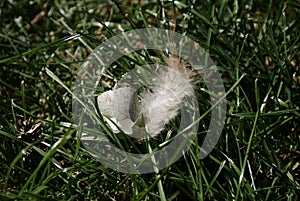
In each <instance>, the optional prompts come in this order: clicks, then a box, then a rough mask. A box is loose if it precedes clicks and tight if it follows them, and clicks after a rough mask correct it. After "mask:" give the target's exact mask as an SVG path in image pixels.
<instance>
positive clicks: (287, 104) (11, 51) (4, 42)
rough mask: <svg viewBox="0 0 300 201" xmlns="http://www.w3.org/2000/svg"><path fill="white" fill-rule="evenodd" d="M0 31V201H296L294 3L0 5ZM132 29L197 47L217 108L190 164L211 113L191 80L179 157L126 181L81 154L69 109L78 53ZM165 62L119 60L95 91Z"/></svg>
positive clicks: (299, 6)
mask: <svg viewBox="0 0 300 201" xmlns="http://www.w3.org/2000/svg"><path fill="white" fill-rule="evenodd" d="M0 26H1V29H0V111H1V115H0V200H101V201H106V200H107V201H108V200H117V201H122V200H143V201H144V200H145V201H146V200H149V201H152V200H161V201H164V200H168V201H170V200H174V201H181V200H182V201H183V200H191V201H192V200H195V201H199V200H237V201H239V200H255V201H256V200H295V201H296V200H300V184H299V183H300V68H299V66H300V2H299V0H285V1H281V0H269V1H264V0H251V1H246V0H241V1H237V0H215V1H209V0H203V1H195V0H186V1H154V0H153V1H151V0H144V1H142V0H125V1H119V2H115V1H110V0H83V1H79V0H78V1H77V0H73V1H67V0H60V1H59V0H51V1H41V0H32V1H26V0H20V1H16V0H2V1H1V2H0ZM141 28H160V29H167V30H175V31H176V32H178V33H180V34H182V35H184V36H187V37H189V38H190V39H192V40H193V41H196V42H197V43H198V44H199V45H200V46H201V47H202V48H204V49H205V51H206V52H207V53H209V56H210V58H211V59H212V61H213V62H214V64H215V65H216V67H217V69H218V72H219V75H220V76H221V78H222V81H223V84H224V88H225V92H226V108H227V109H226V119H225V125H224V128H223V130H222V134H221V136H220V139H219V140H218V143H217V144H216V146H215V147H214V149H213V151H212V152H211V153H210V154H209V155H208V156H207V157H206V158H204V159H200V157H199V150H200V147H201V144H202V142H203V139H204V138H205V136H206V134H207V132H208V128H209V125H210V117H211V107H212V106H211V103H210V99H209V96H208V93H207V86H206V85H205V82H203V81H201V80H202V79H201V78H199V81H198V82H196V83H195V88H194V89H195V94H196V97H197V101H198V104H199V112H200V115H202V116H201V120H200V121H199V122H200V126H199V128H198V130H197V132H196V133H195V134H196V137H195V139H194V141H193V142H192V144H191V146H190V147H189V149H188V150H187V151H186V152H185V153H184V154H183V156H182V157H180V158H179V159H178V160H177V161H176V162H174V163H173V164H171V165H169V166H168V167H165V168H162V169H161V170H159V171H158V170H157V171H154V172H150V173H147V174H129V173H124V172H120V171H116V170H114V169H111V168H109V167H107V166H106V165H104V164H103V163H102V162H101V161H98V160H96V159H95V158H94V157H93V156H92V154H91V153H90V151H89V150H87V149H86V147H85V146H84V145H83V143H82V141H81V140H80V132H78V131H80V129H76V128H78V125H76V121H74V110H72V100H74V96H73V95H74V94H73V90H74V89H75V85H74V83H75V82H76V81H75V80H76V76H77V74H78V72H79V71H80V69H81V65H82V64H83V62H84V61H85V60H86V58H87V57H88V55H90V54H91V53H92V52H93V50H94V49H95V48H96V47H97V46H99V45H101V44H102V43H103V42H105V41H107V40H108V39H110V38H112V37H114V36H118V35H119V34H123V33H124V32H126V31H132V30H136V29H141ZM151 54H152V55H151ZM166 55H167V54H166V53H165V52H164V53H161V52H156V51H139V52H137V53H136V54H134V55H127V56H124V57H122V58H120V59H119V60H118V61H116V62H114V63H113V64H112V65H111V66H110V67H109V68H108V69H107V71H106V74H105V76H103V77H102V78H101V81H100V82H99V86H98V88H97V93H99V94H101V93H103V92H105V91H107V90H110V89H112V87H113V86H114V85H115V83H116V82H117V81H118V80H120V79H121V78H122V75H124V74H125V73H127V72H128V71H130V70H132V69H134V68H135V67H136V66H138V65H141V64H143V63H147V62H149V61H152V60H153V58H154V60H155V59H159V58H160V57H164V56H166ZM179 120H180V119H179V118H178V117H176V118H175V119H173V120H172V121H170V123H168V124H167V125H166V128H165V130H164V131H163V132H162V133H161V134H160V135H159V136H157V137H155V138H153V139H151V140H149V141H147V140H145V141H134V140H133V141H132V140H131V139H128V138H126V135H123V137H122V136H121V139H117V140H116V141H117V142H114V143H115V144H117V145H120V147H123V145H124V147H123V148H124V149H127V151H134V152H144V151H149V149H147V148H149V146H151V147H152V148H153V150H156V147H157V146H158V145H159V144H161V143H164V142H165V141H166V139H167V138H166V136H168V135H169V133H171V132H172V133H175V131H177V130H178V127H179ZM99 121H100V124H101V125H102V126H103V125H104V127H105V128H106V130H107V131H108V132H109V127H107V126H105V122H104V121H103V119H102V118H99ZM120 135H121V134H120ZM115 138H120V137H119V134H118V135H112V136H111V138H109V139H110V140H111V141H113V140H114V139H115ZM127 143H129V144H127ZM127 145H128V146H127Z"/></svg>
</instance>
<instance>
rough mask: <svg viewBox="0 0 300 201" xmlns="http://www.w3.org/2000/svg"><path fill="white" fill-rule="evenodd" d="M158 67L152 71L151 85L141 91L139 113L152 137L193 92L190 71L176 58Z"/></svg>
mask: <svg viewBox="0 0 300 201" xmlns="http://www.w3.org/2000/svg"><path fill="white" fill-rule="evenodd" d="M167 64H168V67H159V68H157V70H156V72H155V73H154V77H153V83H154V84H153V86H150V89H147V90H145V91H144V92H143V93H141V110H140V111H141V115H142V116H143V118H144V123H145V128H146V131H147V133H148V134H149V135H150V136H151V137H154V136H156V135H157V134H159V133H160V132H161V131H163V130H164V126H165V125H166V124H167V123H168V122H169V121H170V120H171V119H173V118H174V117H175V116H176V115H177V114H178V111H179V110H180V108H181V106H182V104H183V102H184V100H185V98H187V97H189V96H192V95H193V94H194V90H193V85H192V79H191V73H190V72H189V71H188V70H187V69H185V67H184V66H182V65H180V63H179V60H178V59H177V58H171V59H169V60H168V62H167Z"/></svg>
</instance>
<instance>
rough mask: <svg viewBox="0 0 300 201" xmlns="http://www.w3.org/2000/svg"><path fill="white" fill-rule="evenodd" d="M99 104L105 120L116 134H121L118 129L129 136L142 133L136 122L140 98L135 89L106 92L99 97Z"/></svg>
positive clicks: (126, 88) (127, 88) (125, 88)
mask: <svg viewBox="0 0 300 201" xmlns="http://www.w3.org/2000/svg"><path fill="white" fill-rule="evenodd" d="M97 103H98V108H99V110H100V112H101V114H102V115H103V117H104V120H105V121H106V122H107V123H108V125H109V126H110V128H111V129H112V131H113V132H114V133H120V130H119V129H118V127H119V128H120V129H121V130H122V132H124V133H125V134H128V135H133V134H134V133H136V132H140V129H139V128H136V126H135V122H134V121H135V117H136V116H137V115H136V114H138V113H139V112H138V109H137V105H138V97H137V94H136V93H135V90H134V89H133V88H130V87H122V88H118V89H115V90H110V91H106V92H104V93H102V94H101V95H99V96H98V97H97ZM116 125H117V126H116ZM134 127H135V128H134ZM134 131H135V132H134ZM138 135H139V136H140V134H138ZM132 137H134V136H132Z"/></svg>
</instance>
